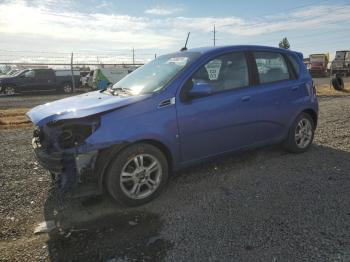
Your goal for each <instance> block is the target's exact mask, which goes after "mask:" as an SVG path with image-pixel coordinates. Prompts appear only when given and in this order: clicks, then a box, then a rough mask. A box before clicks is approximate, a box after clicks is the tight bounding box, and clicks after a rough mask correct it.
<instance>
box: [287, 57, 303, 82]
mask: <svg viewBox="0 0 350 262" xmlns="http://www.w3.org/2000/svg"><path fill="white" fill-rule="evenodd" d="M287 57H288V59H289V61H290V63H291V64H292V66H293V69H294V72H295V73H296V77H297V78H298V77H299V74H300V66H299V64H298V62H297V60H296V58H295V57H294V56H292V55H289V54H288V55H287Z"/></svg>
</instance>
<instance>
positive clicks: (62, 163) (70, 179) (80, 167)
mask: <svg viewBox="0 0 350 262" xmlns="http://www.w3.org/2000/svg"><path fill="white" fill-rule="evenodd" d="M32 145H33V149H34V153H35V157H36V159H37V160H38V162H39V163H40V164H41V165H42V166H43V167H44V168H45V169H47V170H49V172H50V173H51V175H52V178H53V179H54V182H55V183H56V185H57V187H58V189H59V190H60V191H62V192H67V191H69V190H71V189H73V188H75V187H76V186H77V185H78V184H81V183H83V182H91V181H92V180H95V179H94V177H93V173H94V168H95V163H96V158H97V153H98V151H92V152H87V153H83V154H76V153H65V152H51V153H48V152H47V150H45V148H43V147H42V146H41V145H40V143H39V142H38V138H36V137H34V138H33V140H32Z"/></svg>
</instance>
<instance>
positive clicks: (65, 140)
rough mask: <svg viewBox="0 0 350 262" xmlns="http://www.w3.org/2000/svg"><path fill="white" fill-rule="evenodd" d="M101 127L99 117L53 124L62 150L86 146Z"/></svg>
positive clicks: (51, 125) (61, 121)
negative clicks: (87, 141) (89, 138)
mask: <svg viewBox="0 0 350 262" xmlns="http://www.w3.org/2000/svg"><path fill="white" fill-rule="evenodd" d="M99 126H100V118H99V117H90V118H86V119H72V120H60V121H57V122H55V123H51V124H50V127H54V128H55V129H56V130H57V139H56V141H57V143H58V145H59V147H60V148H61V149H69V148H72V147H75V146H80V145H82V144H84V142H85V140H86V139H87V138H88V137H89V136H90V135H91V134H92V133H93V132H95V130H96V129H97V128H98V127H99Z"/></svg>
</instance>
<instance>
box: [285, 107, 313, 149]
mask: <svg viewBox="0 0 350 262" xmlns="http://www.w3.org/2000/svg"><path fill="white" fill-rule="evenodd" d="M314 134H315V123H314V121H313V119H312V117H311V116H310V115H309V114H307V113H301V114H300V115H298V117H297V118H296V119H295V120H294V122H293V124H292V126H291V127H290V129H289V132H288V137H287V139H286V140H285V142H284V144H283V146H284V148H285V149H286V150H287V151H289V152H292V153H303V152H305V151H307V150H308V149H309V148H310V146H311V144H312V141H313V139H314Z"/></svg>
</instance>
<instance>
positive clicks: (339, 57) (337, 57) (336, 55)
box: [335, 51, 345, 60]
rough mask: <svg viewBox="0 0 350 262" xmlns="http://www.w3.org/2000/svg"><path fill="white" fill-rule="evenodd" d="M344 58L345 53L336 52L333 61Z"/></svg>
mask: <svg viewBox="0 0 350 262" xmlns="http://www.w3.org/2000/svg"><path fill="white" fill-rule="evenodd" d="M344 58H345V52H343V51H338V52H336V53H335V59H336V60H338V59H339V60H344Z"/></svg>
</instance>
